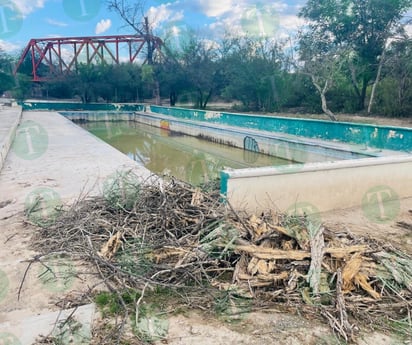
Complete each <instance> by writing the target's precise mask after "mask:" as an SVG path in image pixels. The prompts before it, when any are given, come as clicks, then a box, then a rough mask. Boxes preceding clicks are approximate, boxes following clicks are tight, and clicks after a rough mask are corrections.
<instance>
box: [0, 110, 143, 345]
mask: <svg viewBox="0 0 412 345" xmlns="http://www.w3.org/2000/svg"><path fill="white" fill-rule="evenodd" d="M0 119H1V121H0V143H1V145H2V146H1V147H2V148H3V147H4V148H6V147H8V146H10V138H12V137H13V132H15V133H16V137H15V140H14V142H13V145H12V147H11V149H10V151H9V153H8V155H7V158H6V159H5V161H4V163H3V168H2V169H1V171H0V344H13V345H15V344H16V345H17V344H21V345H26V344H27V345H28V344H32V343H33V342H34V341H35V339H36V337H37V336H38V335H40V334H42V335H48V334H50V333H51V332H52V330H53V329H54V330H56V320H58V319H59V318H60V319H61V315H60V316H59V314H60V313H59V310H60V308H59V307H57V306H56V305H55V302H56V301H57V300H60V299H61V298H62V297H63V296H66V295H67V294H71V295H72V297H73V294H75V292H74V291H79V290H80V291H81V290H84V289H88V288H89V287H90V286H91V284H92V283H91V282H90V281H89V280H86V279H84V278H83V279H82V278H73V275H72V274H71V275H70V276H69V275H68V274H66V273H67V272H69V271H71V270H72V269H75V270H79V268H78V267H77V263H75V264H72V263H68V262H67V259H65V260H63V261H64V262H61V261H62V260H61V259H59V258H51V259H50V261H49V262H48V265H50V267H53V268H55V269H56V271H57V272H58V273H62V277H63V276H64V275H65V274H66V276H65V277H63V278H62V279H60V280H59V279H57V278H56V279H49V280H47V279H45V278H47V272H46V274H44V267H43V266H42V265H41V264H39V263H34V264H33V265H32V266H31V267H30V270H29V271H28V273H27V275H26V277H25V279H24V284H23V285H22V286H20V285H21V283H22V282H23V277H24V275H25V271H26V268H27V266H28V260H31V259H32V258H33V257H34V256H35V255H36V253H35V252H33V251H32V250H30V247H29V245H30V241H31V236H32V234H33V229H34V228H33V227H32V226H31V225H28V224H27V223H25V220H27V218H26V217H25V215H24V211H25V209H26V210H27V209H28V208H30V207H31V206H33V204H34V202H35V201H36V199H37V200H38V198H39V197H41V200H42V202H43V203H44V204H42V206H44V207H45V208H46V209H47V207H48V206H54V205H56V204H57V203H71V202H72V201H73V200H76V199H77V198H78V197H79V195H80V194H83V195H84V194H85V193H87V194H89V195H90V194H99V193H101V192H102V189H103V187H102V186H103V183H104V181H106V180H107V179H108V178H110V176H113V174H115V173H116V172H117V171H119V170H122V171H124V170H132V171H133V172H135V173H136V174H137V175H139V176H141V177H142V178H144V179H145V178H147V177H148V176H150V172H149V171H148V170H147V169H146V168H144V167H143V166H140V165H138V164H137V163H136V162H134V161H133V160H131V159H129V158H128V157H127V156H126V155H124V154H122V153H121V152H119V151H117V150H116V149H114V148H113V147H111V146H110V145H108V144H106V143H104V142H103V141H101V140H99V139H97V138H96V137H94V136H93V135H92V134H90V133H88V132H87V131H85V130H83V129H82V128H80V127H78V126H76V125H75V124H74V123H72V122H71V121H69V120H67V119H66V118H64V117H63V116H61V115H59V114H58V113H49V112H23V115H22V119H21V122H20V125H19V127H18V128H17V131H16V129H15V128H16V124H17V123H18V119H19V108H12V109H10V110H7V111H0ZM3 150H4V151H3ZM3 152H6V149H2V154H3V156H5V154H4V153H3ZM2 159H3V158H2ZM42 214H43V213H42ZM29 220H30V219H29ZM80 269H81V268H80ZM49 278H50V277H49ZM19 289H21V291H20V298H19V299H18V292H19ZM68 307H69V306H68ZM93 311H94V308H93V306H89V307H85V308H81V309H79V310H76V311H75V313H74V314H73V315H74V317H75V318H76V319H77V320H80V319H81V320H89V321H88V322H89V325H88V326H87V325H86V326H85V328H84V329H83V331H82V332H86V333H87V330H89V331H90V322H91V320H92V317H93ZM63 343H64V342H63ZM75 343H76V344H81V343H83V342H81V341H80V340H76V342H75Z"/></svg>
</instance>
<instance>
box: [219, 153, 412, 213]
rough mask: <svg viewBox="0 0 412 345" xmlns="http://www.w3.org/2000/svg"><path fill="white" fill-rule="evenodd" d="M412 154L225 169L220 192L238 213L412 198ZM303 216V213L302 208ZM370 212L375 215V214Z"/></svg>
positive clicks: (325, 208) (317, 208) (320, 210)
mask: <svg viewBox="0 0 412 345" xmlns="http://www.w3.org/2000/svg"><path fill="white" fill-rule="evenodd" d="M411 171H412V156H409V155H405V156H396V157H378V158H366V159H360V160H347V161H340V162H321V163H309V164H307V165H306V164H305V165H303V166H301V167H300V169H298V170H297V169H295V170H293V166H291V168H290V169H289V171H287V170H285V169H276V168H256V169H237V170H233V171H231V170H223V171H222V172H221V191H222V193H224V194H225V195H226V198H227V199H228V201H229V202H230V203H231V204H232V205H233V206H234V207H235V208H238V209H245V210H247V211H249V212H261V211H264V210H265V209H268V208H275V209H278V210H280V211H282V212H285V211H286V212H288V211H290V210H296V209H300V210H301V209H302V205H306V206H305V207H303V208H307V209H308V210H312V211H308V212H309V213H323V212H328V211H333V210H337V209H348V208H351V207H358V206H362V207H363V206H365V204H366V206H367V207H369V209H372V208H373V207H375V208H376V210H377V211H376V210H375V213H376V212H383V211H382V210H384V207H385V205H384V206H382V203H384V202H385V203H388V202H391V201H392V202H397V201H399V200H401V199H404V198H409V197H412V174H411ZM301 212H302V210H301ZM371 212H372V211H371Z"/></svg>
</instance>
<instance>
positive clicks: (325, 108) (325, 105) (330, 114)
mask: <svg viewBox="0 0 412 345" xmlns="http://www.w3.org/2000/svg"><path fill="white" fill-rule="evenodd" d="M311 78H312V83H313V85H314V86H315V87H316V90H318V92H319V95H320V100H321V104H322V111H323V112H324V113H325V114H326V115H328V117H329V119H331V120H332V121H337V120H338V119H337V118H336V116H335V114H334V113H333V112H332V111H331V110H330V109H329V108H328V101H327V100H326V92H327V91H328V89H329V82H328V80H326V82H325V85H324V87H323V88H322V87H321V86H320V85H319V83H318V82H317V81H316V78H315V76H314V75H311Z"/></svg>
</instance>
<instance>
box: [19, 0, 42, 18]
mask: <svg viewBox="0 0 412 345" xmlns="http://www.w3.org/2000/svg"><path fill="white" fill-rule="evenodd" d="M12 2H13V4H14V5H15V6H16V8H17V9H18V10H19V11H20V13H21V14H22V15H23V17H25V16H27V15H28V14H30V13H31V12H33V11H34V10H36V9H38V8H43V7H44V4H45V3H46V0H13V1H12Z"/></svg>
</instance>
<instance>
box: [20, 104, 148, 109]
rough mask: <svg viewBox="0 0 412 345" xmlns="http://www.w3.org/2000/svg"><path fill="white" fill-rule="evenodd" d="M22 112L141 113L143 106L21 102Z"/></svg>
mask: <svg viewBox="0 0 412 345" xmlns="http://www.w3.org/2000/svg"><path fill="white" fill-rule="evenodd" d="M20 105H21V106H22V108H23V110H50V111H62V110H73V111H76V110H85V111H142V110H144V109H145V106H144V105H143V104H121V103H47V102H22V103H21V104H20Z"/></svg>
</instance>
